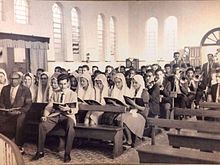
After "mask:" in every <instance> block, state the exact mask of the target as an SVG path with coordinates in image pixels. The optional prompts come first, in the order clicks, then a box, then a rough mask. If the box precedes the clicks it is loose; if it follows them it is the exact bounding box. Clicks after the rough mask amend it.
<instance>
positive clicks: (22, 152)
mask: <svg viewBox="0 0 220 165" xmlns="http://www.w3.org/2000/svg"><path fill="white" fill-rule="evenodd" d="M19 150H20V153H21V155H24V154H25V151H24V147H19Z"/></svg>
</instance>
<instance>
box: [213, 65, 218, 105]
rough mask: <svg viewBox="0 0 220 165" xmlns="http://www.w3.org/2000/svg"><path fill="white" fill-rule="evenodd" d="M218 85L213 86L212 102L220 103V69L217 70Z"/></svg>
mask: <svg viewBox="0 0 220 165" xmlns="http://www.w3.org/2000/svg"><path fill="white" fill-rule="evenodd" d="M216 81H217V84H214V85H212V86H211V96H212V102H217V103H220V69H218V70H216Z"/></svg>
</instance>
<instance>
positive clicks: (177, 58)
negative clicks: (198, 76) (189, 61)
mask: <svg viewBox="0 0 220 165" xmlns="http://www.w3.org/2000/svg"><path fill="white" fill-rule="evenodd" d="M173 58H174V60H173V61H171V62H170V65H171V67H172V68H173V66H174V65H179V66H180V67H183V68H185V67H186V66H185V65H186V64H185V63H184V61H183V59H182V58H181V57H180V53H179V52H174V53H173Z"/></svg>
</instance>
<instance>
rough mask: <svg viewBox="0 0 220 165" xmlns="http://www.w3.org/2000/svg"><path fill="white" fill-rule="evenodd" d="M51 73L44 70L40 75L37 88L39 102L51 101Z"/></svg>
mask: <svg viewBox="0 0 220 165" xmlns="http://www.w3.org/2000/svg"><path fill="white" fill-rule="evenodd" d="M49 89H50V88H49V74H48V73H47V72H43V73H41V75H40V79H39V84H38V89H37V102H38V103H48V101H49V97H50V96H49Z"/></svg>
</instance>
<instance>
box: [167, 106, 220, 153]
mask: <svg viewBox="0 0 220 165" xmlns="http://www.w3.org/2000/svg"><path fill="white" fill-rule="evenodd" d="M174 114H176V115H189V116H200V117H212V118H220V112H219V111H211V110H202V109H200V110H199V109H193V110H191V109H181V108H175V109H174ZM208 123H211V122H208ZM195 130H196V129H195ZM202 132H203V133H202ZM214 133H215V134H214ZM216 133H219V132H218V131H217V132H215V131H214V130H212V128H210V129H208V128H207V129H204V131H201V130H200V132H199V133H198V132H194V133H188V132H180V131H178V134H176V133H168V139H169V144H170V145H171V146H174V147H187V148H195V149H200V150H205V151H220V135H216Z"/></svg>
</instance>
